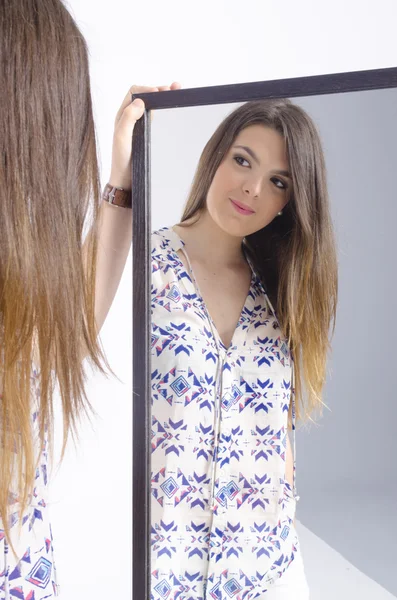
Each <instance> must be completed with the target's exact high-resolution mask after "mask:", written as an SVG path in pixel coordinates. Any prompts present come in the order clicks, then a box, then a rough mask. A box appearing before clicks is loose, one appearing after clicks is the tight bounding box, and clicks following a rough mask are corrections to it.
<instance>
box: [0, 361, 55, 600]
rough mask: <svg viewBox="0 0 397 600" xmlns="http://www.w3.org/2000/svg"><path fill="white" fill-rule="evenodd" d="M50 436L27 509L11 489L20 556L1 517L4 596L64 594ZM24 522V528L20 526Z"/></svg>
mask: <svg viewBox="0 0 397 600" xmlns="http://www.w3.org/2000/svg"><path fill="white" fill-rule="evenodd" d="M30 381H31V394H32V402H33V404H34V405H36V404H37V405H38V401H39V399H40V379H39V369H38V368H37V367H36V366H35V365H34V364H33V365H32V371H31V378H30ZM0 399H1V397H0ZM37 417H38V412H37V410H34V411H33V412H32V429H33V431H34V432H36V434H38V427H37V424H38V419H37ZM47 468H48V440H47V437H46V439H45V442H44V447H43V448H42V449H41V452H40V462H39V465H38V467H37V469H36V477H35V484H34V489H33V494H32V500H31V502H30V504H29V505H28V507H27V509H26V512H25V513H24V514H23V515H22V520H21V518H20V515H19V503H18V497H17V495H16V493H13V492H12V491H11V492H10V495H9V498H10V499H9V504H10V507H11V511H10V517H9V523H10V526H11V536H12V542H13V545H14V548H15V551H16V554H17V556H16V557H15V556H14V553H13V551H12V549H11V546H10V545H9V541H8V540H7V539H6V537H5V532H4V528H3V526H2V521H1V520H0V600H17V599H19V600H44V599H48V598H55V597H57V596H59V594H60V586H59V584H58V582H57V574H56V566H55V561H54V549H53V538H52V531H51V524H50V520H49V515H48V502H47V487H48V473H47ZM21 524H22V527H21V531H19V526H20V525H21Z"/></svg>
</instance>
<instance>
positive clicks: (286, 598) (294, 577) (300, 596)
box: [255, 546, 309, 600]
mask: <svg viewBox="0 0 397 600" xmlns="http://www.w3.org/2000/svg"><path fill="white" fill-rule="evenodd" d="M255 600H256V599H255ZM258 600H309V586H308V584H307V581H306V575H305V569H304V566H303V560H302V553H301V549H300V546H298V551H297V553H296V555H295V559H294V560H293V561H292V563H291V564H290V565H289V567H288V569H287V570H286V571H284V573H283V574H282V576H281V577H280V578H279V579H276V580H275V581H274V582H273V583H272V584H271V586H270V588H269V589H268V591H267V592H265V593H264V594H263V595H261V596H260V597H259V596H258Z"/></svg>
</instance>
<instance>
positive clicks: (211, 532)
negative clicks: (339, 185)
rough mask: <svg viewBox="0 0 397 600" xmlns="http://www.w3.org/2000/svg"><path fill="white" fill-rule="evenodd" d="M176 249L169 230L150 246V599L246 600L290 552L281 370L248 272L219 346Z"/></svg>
mask: <svg viewBox="0 0 397 600" xmlns="http://www.w3.org/2000/svg"><path fill="white" fill-rule="evenodd" d="M183 247H184V243H183V241H182V240H181V238H180V237H179V235H178V234H177V233H176V231H175V230H174V229H173V228H170V227H164V228H163V229H160V230H158V231H156V232H154V233H153V234H152V297H151V302H152V307H151V308H152V345H151V361H152V373H151V385H152V393H151V398H152V431H151V436H152V457H151V460H152V463H151V464H152V479H151V482H152V483H151V494H152V496H151V497H152V500H151V513H152V514H151V519H152V520H151V573H152V586H151V587H152V589H151V598H152V600H164V599H167V600H170V599H173V600H176V599H178V600H204V599H205V600H229V599H231V598H233V599H234V600H243V599H244V600H251V599H253V598H257V597H259V596H260V595H261V594H263V593H264V592H266V591H267V589H268V587H269V585H270V584H271V582H273V581H274V580H275V579H277V578H279V577H281V576H282V574H283V572H284V571H285V570H286V569H287V568H288V565H289V564H290V563H291V561H293V560H294V557H295V555H296V552H297V549H298V545H299V541H298V537H297V533H296V530H295V528H294V525H293V519H294V516H295V508H296V499H297V497H296V489H295V485H294V490H292V489H291V487H290V485H289V484H288V483H287V481H286V472H285V467H286V462H285V460H286V445H287V424H288V410H289V407H290V402H291V400H292V402H294V394H293V389H292V365H293V361H292V356H291V354H290V351H289V348H288V344H287V341H286V339H285V338H284V336H283V334H282V332H281V329H280V327H279V324H278V322H277V319H276V316H275V314H274V311H273V309H272V307H271V304H270V301H269V299H268V297H267V295H266V293H265V290H264V288H263V286H262V283H261V282H260V280H259V278H258V277H257V275H256V274H255V273H254V271H252V280H251V285H250V290H249V293H248V296H247V298H246V302H245V305H244V307H243V310H242V312H241V316H240V319H239V322H238V325H237V327H236V330H235V332H234V335H233V339H232V342H231V344H230V347H229V348H226V347H225V346H224V344H223V343H222V340H221V339H220V337H219V335H218V332H217V330H216V328H215V325H214V323H213V321H212V319H211V316H210V315H209V314H208V311H207V310H206V307H205V304H204V302H203V299H202V298H201V297H200V294H199V290H198V287H197V285H196V284H195V282H194V277H193V272H192V271H191V270H190V272H187V270H186V268H185V266H184V264H183V262H182V260H181V256H180V254H179V253H178V251H181V252H184V248H183ZM185 255H186V254H185ZM186 258H187V260H188V257H187V255H186ZM294 412H295V411H293V418H294V421H293V423H294V424H295V415H294ZM293 435H294V446H295V427H293ZM294 475H295V470H294ZM294 484H295V479H294Z"/></svg>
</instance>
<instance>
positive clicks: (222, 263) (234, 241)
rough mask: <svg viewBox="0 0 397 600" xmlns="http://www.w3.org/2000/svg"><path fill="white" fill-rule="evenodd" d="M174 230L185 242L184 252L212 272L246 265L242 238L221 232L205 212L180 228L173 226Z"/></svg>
mask: <svg viewBox="0 0 397 600" xmlns="http://www.w3.org/2000/svg"><path fill="white" fill-rule="evenodd" d="M185 223H186V224H185ZM174 229H175V231H176V232H177V233H178V235H180V237H181V239H182V240H183V241H184V242H185V245H186V251H187V253H188V255H189V258H190V259H191V260H193V261H198V262H200V263H201V264H204V265H208V266H210V267H211V269H214V270H218V269H222V268H236V267H237V268H241V267H242V266H244V264H246V259H245V257H244V253H243V250H242V241H243V238H240V237H236V236H233V235H230V234H228V233H227V232H225V231H223V229H221V228H220V227H219V226H218V225H217V224H216V223H215V221H214V220H213V219H212V217H211V216H210V215H209V213H208V212H207V211H206V212H203V213H202V214H201V215H200V217H199V219H197V220H194V221H193V222H192V223H190V220H188V221H186V222H184V223H183V225H182V226H180V225H174Z"/></svg>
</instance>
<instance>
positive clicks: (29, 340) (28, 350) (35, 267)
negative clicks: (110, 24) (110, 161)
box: [0, 0, 113, 548]
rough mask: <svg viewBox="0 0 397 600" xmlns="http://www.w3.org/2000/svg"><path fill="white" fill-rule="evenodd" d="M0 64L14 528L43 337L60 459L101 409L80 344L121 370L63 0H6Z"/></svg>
mask: <svg viewBox="0 0 397 600" xmlns="http://www.w3.org/2000/svg"><path fill="white" fill-rule="evenodd" d="M0 63H1V66H0V107H1V108H0V132H1V134H0V293H1V297H0V348H1V350H2V355H1V356H0V369H1V372H0V383H1V380H2V383H3V394H2V398H0V426H1V427H0V435H1V444H0V448H1V451H0V517H1V521H2V524H3V525H2V527H3V528H4V530H5V534H6V537H9V534H10V527H9V523H8V516H9V505H8V502H9V494H10V492H14V491H15V489H14V488H13V485H14V480H16V484H15V485H16V493H17V497H18V501H19V503H20V512H21V515H22V513H23V512H24V510H25V509H26V507H27V504H28V502H29V497H30V495H31V493H32V490H33V486H34V478H35V470H36V465H37V464H38V460H39V456H36V452H35V450H36V446H35V442H34V432H33V431H32V408H33V406H32V399H31V380H30V378H31V369H32V364H33V362H34V356H35V354H34V352H35V348H36V351H37V355H38V356H39V364H40V368H39V375H40V383H41V394H40V399H39V411H38V426H39V443H40V449H41V448H43V445H44V443H45V440H47V441H48V448H49V451H50V457H52V450H53V444H52V434H53V417H54V410H53V399H52V396H53V390H54V386H55V383H56V380H57V382H58V385H59V393H60V397H61V401H62V408H63V432H64V435H63V447H62V455H61V460H62V458H63V456H64V452H65V447H66V442H67V439H68V436H69V433H72V436H73V439H74V440H76V439H78V432H77V425H78V421H79V419H80V417H81V416H82V414H83V413H84V414H85V415H88V416H90V415H92V414H94V411H93V408H92V406H91V404H90V403H89V401H88V399H87V396H86V393H85V389H84V387H85V380H86V374H85V370H84V367H83V361H82V356H83V346H84V356H85V357H86V358H87V359H89V361H90V362H91V364H93V365H94V366H96V367H97V368H98V369H99V370H100V371H101V372H102V373H104V374H106V371H105V370H104V367H103V366H102V361H103V363H104V364H105V365H106V367H107V368H108V369H109V371H110V372H111V373H112V374H113V372H112V370H111V369H110V367H109V365H108V363H107V361H106V358H105V356H104V354H103V351H102V349H101V347H100V345H99V340H98V338H97V329H96V322H95V279H96V256H97V217H98V214H99V212H98V211H99V204H100V181H99V171H98V161H97V150H96V135H95V129H94V122H93V110H92V103H91V92H90V84H89V64H88V51H87V46H86V42H85V40H84V38H83V36H82V34H81V32H80V31H79V29H78V27H77V26H76V23H75V22H74V20H73V18H72V17H71V15H70V14H69V12H68V11H67V10H66V8H65V6H64V5H63V4H62V2H61V1H60V0H2V2H1V3H0ZM88 216H89V217H90V218H91V222H92V228H91V234H90V235H89V237H88V239H87V240H86V253H83V229H84V227H85V226H86V225H87V221H86V217H88ZM0 392H1V389H0ZM46 435H47V436H48V438H47V437H46ZM20 525H21V524H20ZM12 548H14V547H13V546H12Z"/></svg>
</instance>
